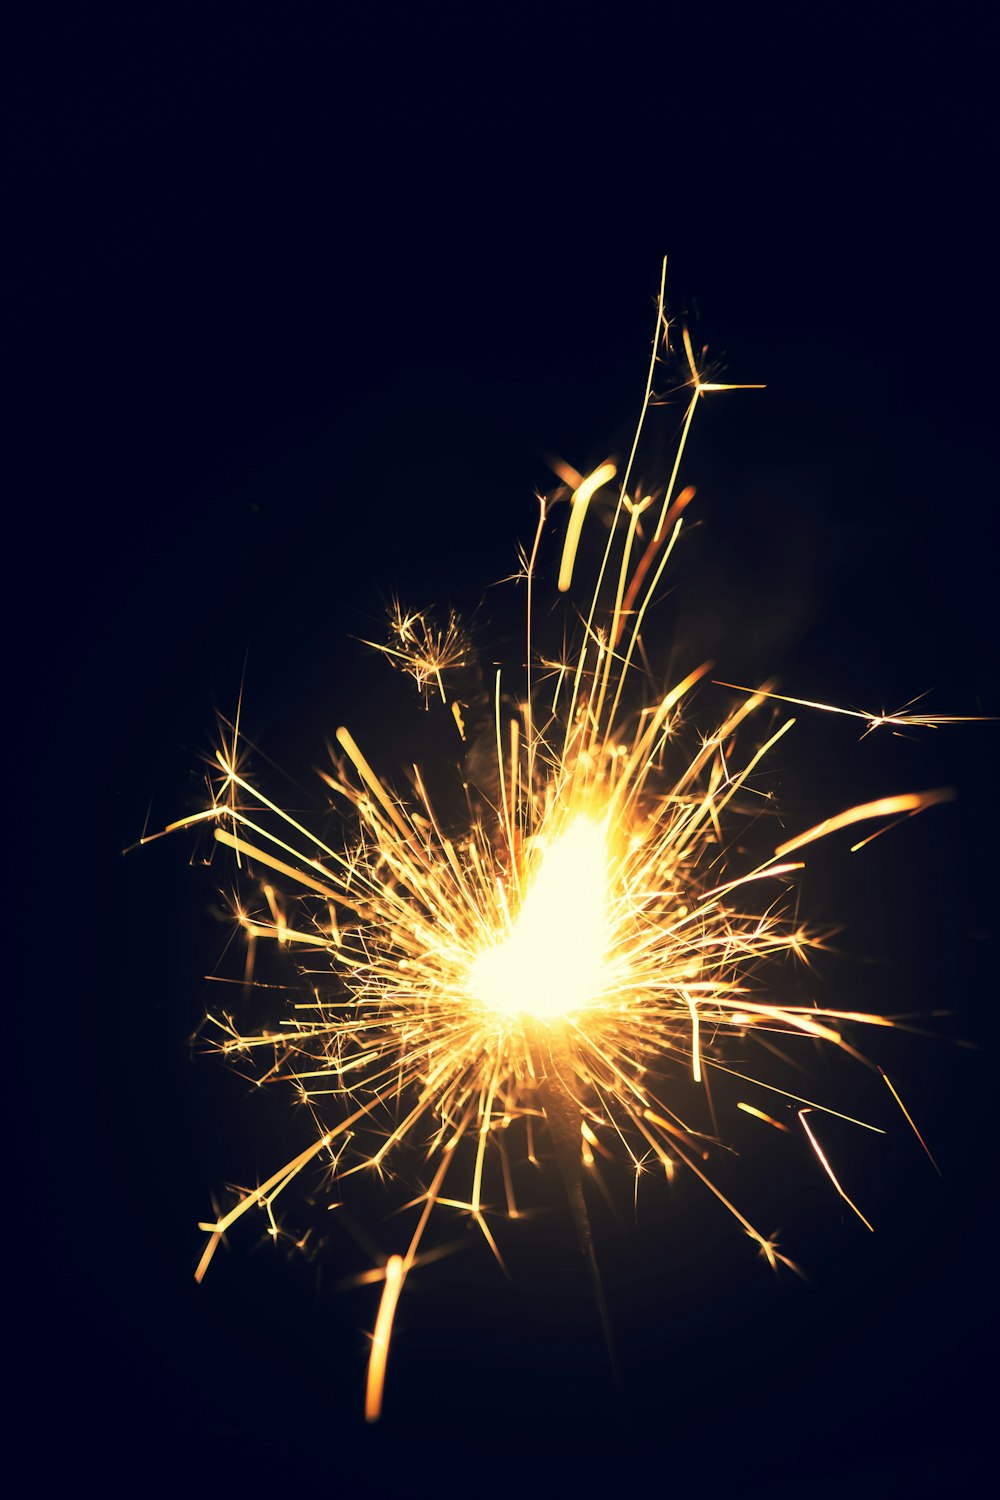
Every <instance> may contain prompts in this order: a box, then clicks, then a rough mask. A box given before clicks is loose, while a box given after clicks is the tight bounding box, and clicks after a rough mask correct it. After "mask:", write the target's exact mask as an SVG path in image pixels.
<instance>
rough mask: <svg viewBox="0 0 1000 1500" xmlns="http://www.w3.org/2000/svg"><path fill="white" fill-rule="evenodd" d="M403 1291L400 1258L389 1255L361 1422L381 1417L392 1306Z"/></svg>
mask: <svg viewBox="0 0 1000 1500" xmlns="http://www.w3.org/2000/svg"><path fill="white" fill-rule="evenodd" d="M402 1290H403V1257H402V1256H401V1255H390V1256H389V1259H388V1261H387V1262H386V1267H385V1286H384V1287H383V1288H382V1300H381V1301H380V1302H379V1305H378V1317H377V1318H376V1319H375V1332H374V1334H373V1336H372V1352H371V1357H370V1359H369V1361H368V1384H367V1387H366V1390H365V1421H366V1422H377V1421H378V1419H379V1417H380V1416H381V1414H382V1392H383V1389H384V1386H385V1366H386V1360H387V1359H388V1357H389V1334H390V1333H391V1331H392V1320H393V1318H394V1316H395V1313H396V1303H397V1302H398V1301H399V1294H400V1292H401V1291H402Z"/></svg>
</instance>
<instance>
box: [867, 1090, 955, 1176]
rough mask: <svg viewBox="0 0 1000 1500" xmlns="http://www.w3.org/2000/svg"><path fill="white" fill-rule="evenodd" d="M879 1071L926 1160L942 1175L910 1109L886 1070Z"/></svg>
mask: <svg viewBox="0 0 1000 1500" xmlns="http://www.w3.org/2000/svg"><path fill="white" fill-rule="evenodd" d="M879 1072H880V1073H881V1074H882V1077H883V1078H884V1079H885V1083H886V1087H887V1088H888V1090H889V1092H890V1094H891V1095H892V1097H893V1098H894V1099H895V1101H896V1103H897V1104H898V1105H899V1107H900V1109H901V1110H902V1111H903V1115H904V1117H905V1119H906V1123H907V1124H908V1125H909V1127H910V1129H911V1130H912V1131H913V1134H914V1135H915V1136H916V1138H917V1140H918V1141H919V1142H920V1144H921V1146H923V1148H924V1152H925V1153H926V1156H927V1160H928V1161H929V1162H930V1164H931V1166H932V1167H933V1168H934V1170H935V1172H936V1173H937V1174H938V1176H939V1177H940V1176H941V1175H942V1174H941V1168H940V1167H939V1166H938V1164H937V1162H936V1161H935V1160H934V1158H933V1156H932V1155H931V1151H930V1147H929V1146H928V1144H927V1142H926V1141H925V1140H924V1138H923V1136H922V1135H921V1134H920V1131H919V1130H918V1129H917V1127H916V1125H915V1124H914V1122H913V1116H912V1115H911V1114H910V1111H909V1110H908V1109H907V1107H906V1105H905V1104H904V1103H903V1101H902V1099H901V1098H900V1097H899V1095H898V1094H897V1092H896V1090H895V1087H894V1086H893V1083H892V1080H891V1078H890V1077H889V1075H888V1073H886V1072H884V1071H883V1069H882V1068H879Z"/></svg>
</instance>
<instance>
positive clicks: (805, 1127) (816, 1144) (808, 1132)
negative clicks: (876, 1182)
mask: <svg viewBox="0 0 1000 1500" xmlns="http://www.w3.org/2000/svg"><path fill="white" fill-rule="evenodd" d="M798 1114H799V1119H800V1120H801V1121H802V1129H803V1130H804V1131H805V1133H806V1135H807V1136H808V1137H809V1140H810V1142H811V1144H812V1148H813V1150H814V1151H815V1153H816V1156H817V1158H818V1160H819V1164H820V1166H821V1167H822V1168H823V1171H824V1172H825V1173H826V1175H827V1177H829V1179H830V1181H831V1182H832V1183H833V1185H834V1187H835V1188H836V1189H837V1192H838V1193H839V1194H840V1196H841V1197H842V1198H843V1200H844V1202H845V1203H846V1204H847V1206H848V1208H850V1209H853V1210H854V1212H855V1213H856V1214H857V1216H858V1218H859V1219H860V1220H861V1222H862V1224H863V1225H864V1226H865V1228H866V1229H871V1232H872V1234H874V1233H875V1231H874V1229H872V1226H871V1225H870V1224H869V1222H868V1220H867V1219H866V1218H865V1216H864V1214H863V1213H862V1212H861V1210H860V1208H859V1207H858V1205H857V1204H856V1203H854V1202H853V1201H852V1200H851V1199H850V1198H849V1197H848V1196H847V1194H846V1193H845V1192H844V1189H843V1188H842V1187H841V1185H840V1183H839V1182H838V1181H837V1178H836V1176H835V1175H834V1171H833V1168H832V1167H831V1165H830V1163H829V1162H828V1161H827V1159H826V1157H825V1156H824V1155H823V1150H822V1147H821V1146H820V1143H819V1141H818V1140H817V1139H816V1137H815V1136H814V1135H813V1133H812V1131H811V1130H810V1129H809V1122H808V1121H807V1120H806V1114H807V1111H806V1110H804V1109H800V1110H799V1112H798Z"/></svg>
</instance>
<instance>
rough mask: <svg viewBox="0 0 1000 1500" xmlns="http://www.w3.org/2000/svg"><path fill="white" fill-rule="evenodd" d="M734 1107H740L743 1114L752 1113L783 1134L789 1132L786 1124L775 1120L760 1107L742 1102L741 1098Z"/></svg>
mask: <svg viewBox="0 0 1000 1500" xmlns="http://www.w3.org/2000/svg"><path fill="white" fill-rule="evenodd" d="M736 1108H737V1109H742V1110H743V1111H744V1113H745V1114H748V1115H753V1116H754V1118H755V1119H757V1120H763V1121H764V1124H765V1125H773V1126H774V1128H775V1130H780V1131H782V1133H783V1134H784V1135H790V1134H791V1132H790V1131H789V1129H788V1126H787V1125H782V1123H781V1121H780V1120H776V1119H775V1118H774V1116H773V1115H766V1114H765V1113H764V1111H763V1110H762V1109H756V1108H755V1107H754V1106H753V1105H752V1104H744V1102H743V1100H742V1099H741V1100H740V1101H739V1102H738V1103H737V1105H736Z"/></svg>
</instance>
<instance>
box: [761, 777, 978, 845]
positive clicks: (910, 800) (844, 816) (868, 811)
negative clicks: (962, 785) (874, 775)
mask: <svg viewBox="0 0 1000 1500" xmlns="http://www.w3.org/2000/svg"><path fill="white" fill-rule="evenodd" d="M954 798H955V792H954V789H953V788H952V787H947V786H944V787H937V788H936V789H935V790H934V791H929V792H904V793H903V794H902V795H901V796H898V797H879V798H878V799H877V800H876V801H875V802H865V803H863V804H862V805H861V806H860V807H849V808H848V809H847V810H846V812H842V813H837V814H836V816H835V817H832V818H826V819H825V820H824V821H823V822H822V823H817V824H816V826H815V828H810V829H809V830H808V831H807V832H806V833H799V834H796V836H795V838H793V839H788V840H787V842H786V843H784V844H779V846H778V848H777V849H775V851H774V857H775V859H781V858H782V857H783V856H784V855H786V854H792V853H794V851H795V850H796V849H803V848H805V846H806V844H812V843H815V841H816V840H817V839H822V838H826V836H827V834H830V833H837V832H838V831H839V830H840V829H841V828H850V827H851V826H852V825H853V824H854V823H864V822H866V821H867V819H869V818H890V817H893V816H894V815H895V814H896V813H911V812H913V813H917V812H923V810H924V809H925V808H927V807H936V806H937V805H938V804H939V803H941V802H952V801H954Z"/></svg>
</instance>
